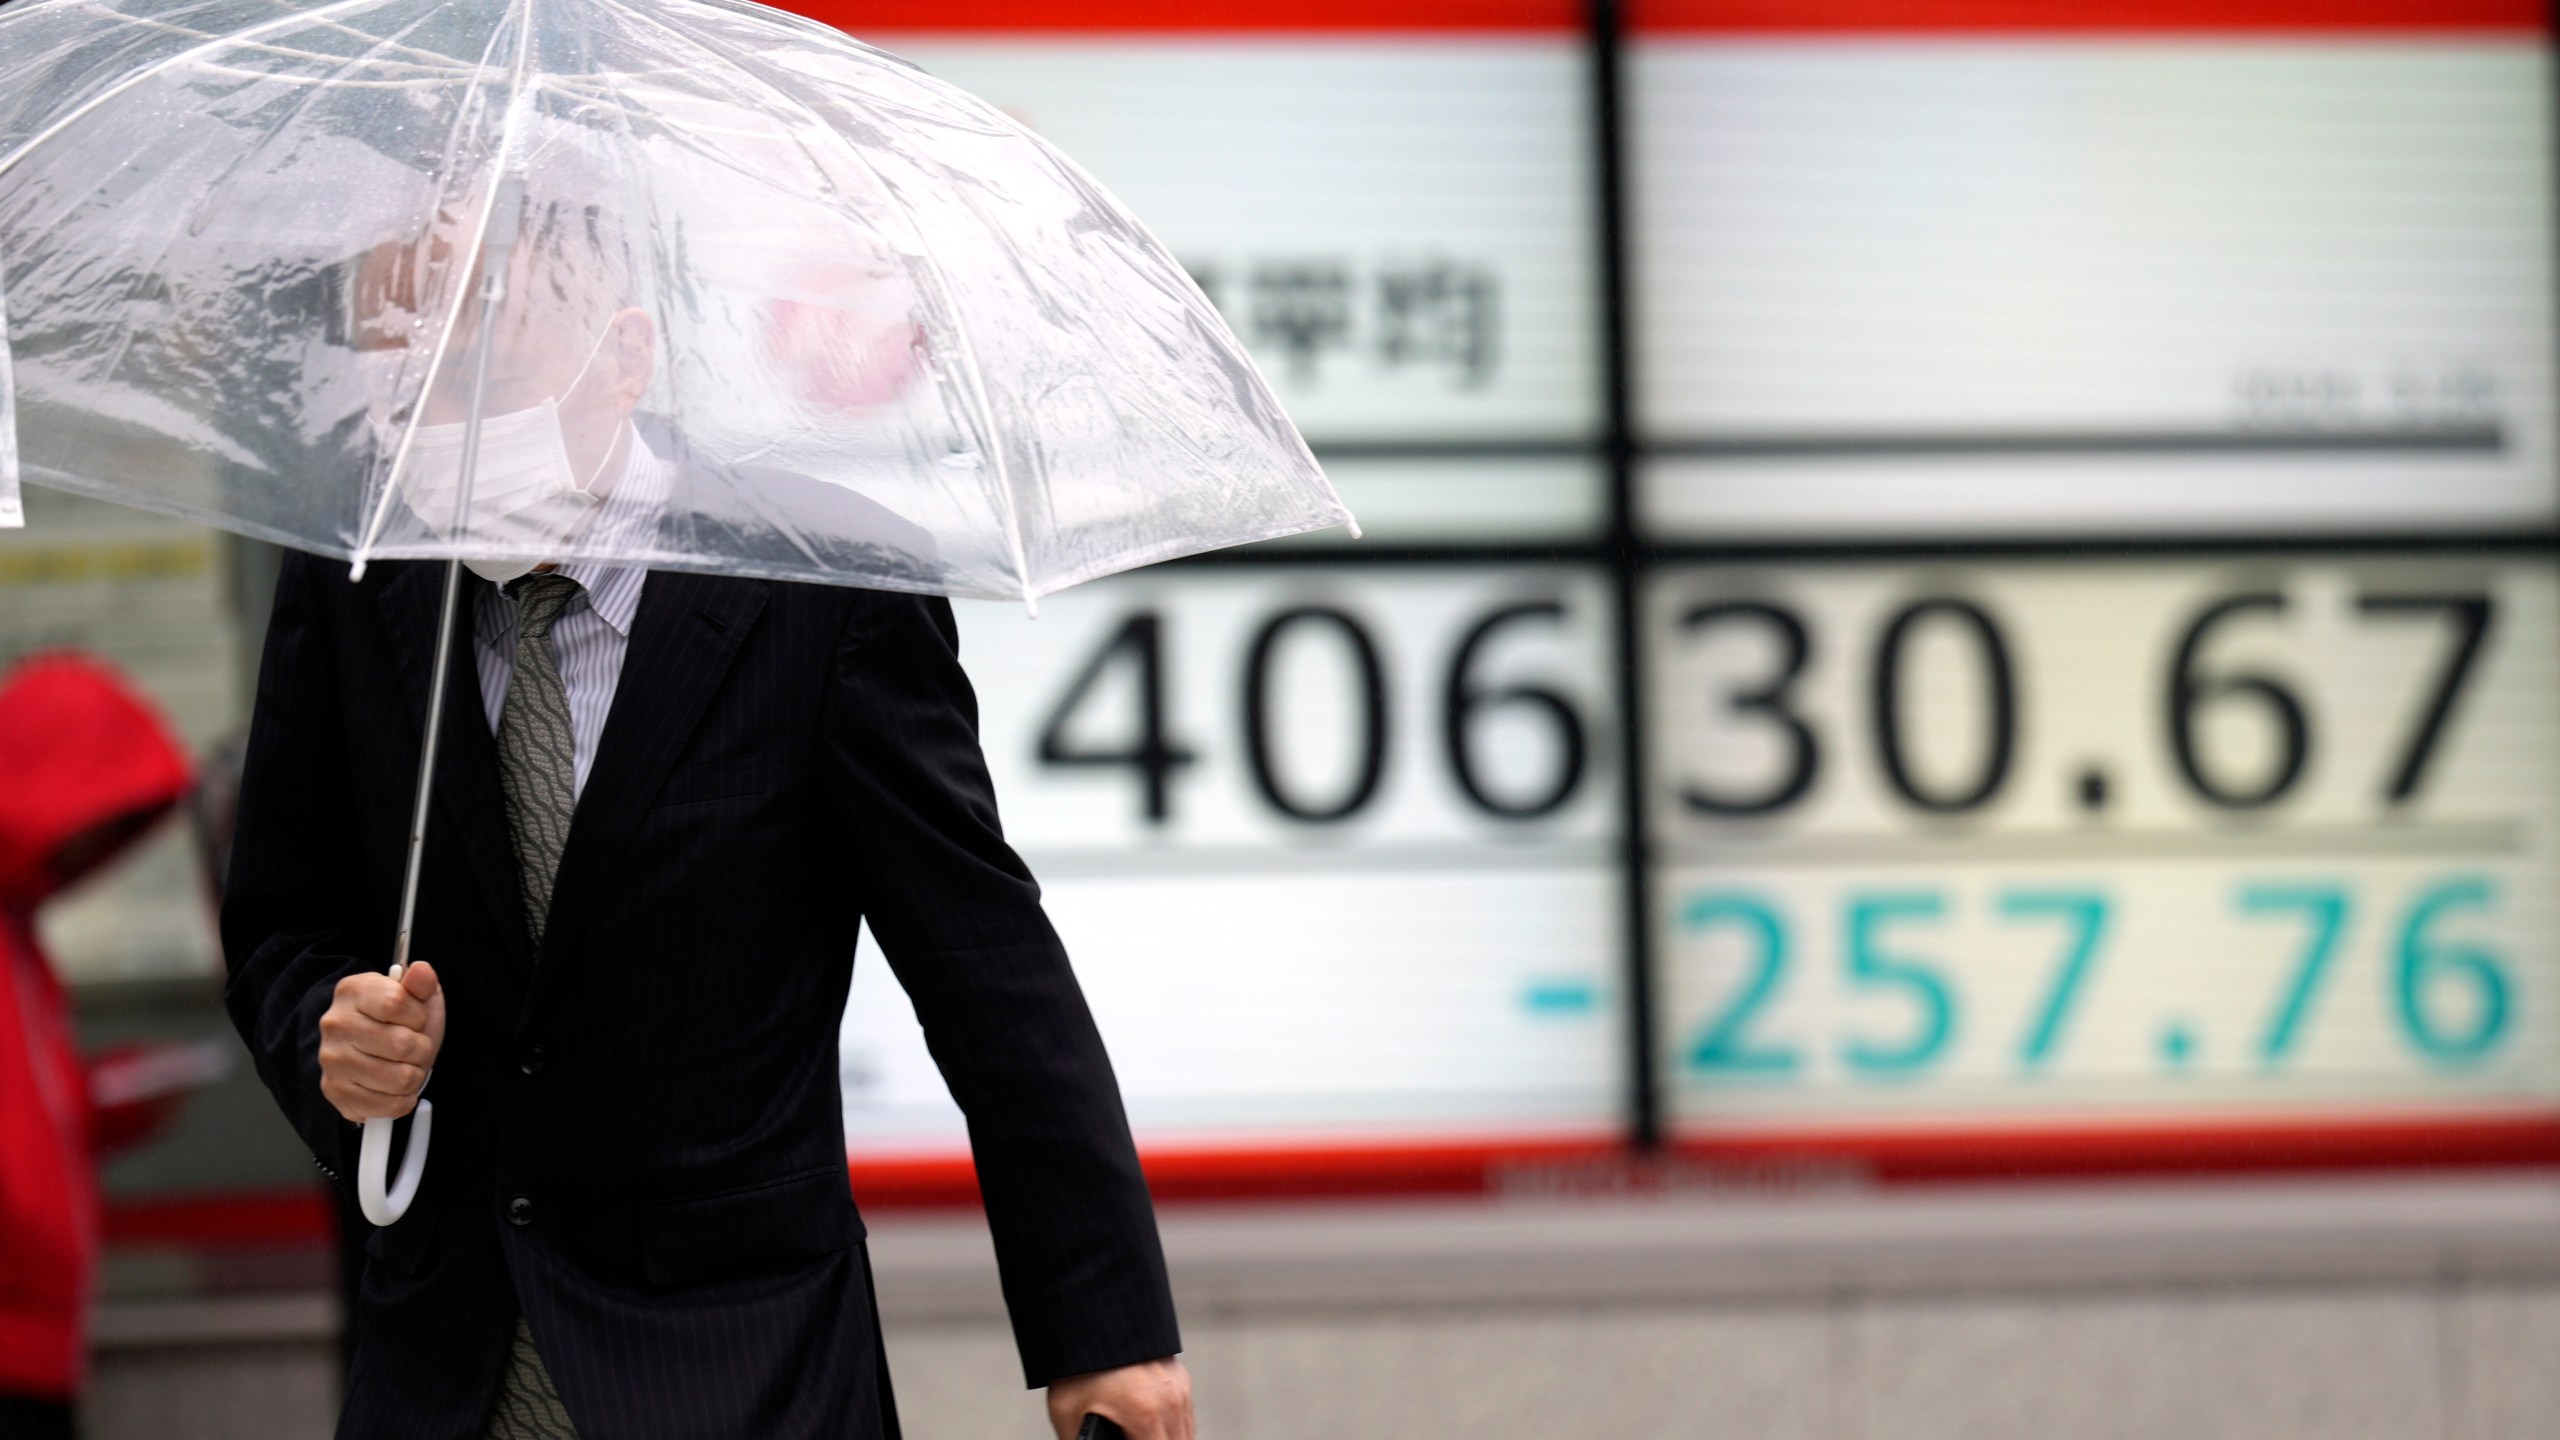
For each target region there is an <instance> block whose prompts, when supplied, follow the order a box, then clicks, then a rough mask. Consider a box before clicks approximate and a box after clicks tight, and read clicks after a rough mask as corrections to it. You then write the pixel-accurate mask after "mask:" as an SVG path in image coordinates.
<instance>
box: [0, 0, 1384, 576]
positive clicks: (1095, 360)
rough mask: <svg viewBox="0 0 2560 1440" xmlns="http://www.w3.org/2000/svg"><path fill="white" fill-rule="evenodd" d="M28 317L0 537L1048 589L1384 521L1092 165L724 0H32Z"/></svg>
mask: <svg viewBox="0 0 2560 1440" xmlns="http://www.w3.org/2000/svg"><path fill="white" fill-rule="evenodd" d="M500 237H512V238H513V239H514V240H515V242H516V243H515V244H514V246H513V248H512V250H504V249H500V248H498V247H496V246H493V244H492V241H493V240H494V239H498V238H500ZM492 254H495V255H498V256H500V257H501V258H499V259H497V260H496V261H494V262H490V261H489V258H488V257H490V256H491V255H492ZM484 265H485V269H484ZM487 269H494V270H496V271H499V272H501V273H498V274H496V275H494V276H493V275H491V274H488V273H486V270H487ZM492 297H497V298H492ZM0 314H4V315H5V322H4V323H0V524H5V523H9V522H10V521H11V520H12V519H13V518H14V512H15V499H16V496H15V479H16V476H17V475H18V474H20V473H23V475H24V476H25V478H27V479H28V480H31V481H34V482H36V483H39V484H44V485H50V486H56V487H60V488H63V489H68V490H75V491H79V492H83V493H86V494H90V495H94V496H99V497H103V498H106V499H109V500H114V501H118V502H121V503H125V504H131V505H137V506H141V507H144V508H147V509H152V510H158V511H163V512H167V513H170V514H175V515H180V516H185V517H188V518H191V519H195V520H199V521H203V522H206V523H209V524H213V525H217V526H222V527H224V528H228V529H231V530H235V531H239V532H242V533H245V534H249V535H253V536H258V537H261V538H266V539H271V540H276V541H280V542H282V543H285V544H289V545H294V546H297V547H300V548H303V549H307V550H312V551H315V552H319V553H323V554H329V555H335V556H339V557H342V558H346V559H349V560H352V561H354V562H355V563H356V564H357V565H358V566H359V567H360V566H361V565H362V564H363V563H364V562H365V561H367V560H368V559H372V558H377V557H381V558H387V557H404V558H470V559H473V560H475V561H484V562H491V563H492V564H496V565H497V566H498V568H500V569H507V568H514V569H520V568H522V567H523V566H525V565H529V564H532V563H534V562H538V561H544V560H573V559H598V560H618V561H623V562H626V563H637V564H645V565H649V566H653V567H659V568H671V569H689V570H701V571H710V572H716V573H729V574H742V575H758V576H765V577H770V578H778V579H790V580H815V581H825V582H832V583H841V584H859V585H871V586H880V587H885V588H892V589H902V590H912V591H927V592H935V593H943V594H953V595H979V596H991V597H1009V598H1030V597H1034V596H1038V595H1041V594H1045V593H1048V592H1050V591H1053V590H1056V589H1059V588H1061V587H1064V586H1067V585H1071V584H1075V583H1077V582H1078V581H1082V580H1087V579H1091V578H1093V577H1096V576H1099V575H1104V574H1108V573H1111V572H1113V571H1117V570H1121V569H1126V568H1128V567H1131V566H1135V565H1140V564H1144V563H1147V562H1150V561H1154V560H1161V559H1166V558H1170V557H1172V556H1176V555H1181V554H1187V553H1192V552H1197V551H1201V550H1206V549H1212V548H1216V547H1220V546H1225V545H1232V544H1238V543H1242V542H1246V541H1252V540H1259V539H1266V538H1270V537H1274V536H1279V535H1286V534H1293V533H1297V532H1301V531H1306V530H1313V529H1320V528H1323V527H1326V526H1331V525H1337V524H1345V523H1348V521H1349V518H1350V517H1349V515H1348V514H1347V512H1345V511H1344V510H1343V508H1342V506H1341V504H1340V502H1339V501H1338V500H1337V499H1336V498H1335V496H1334V494H1333V491H1332V488H1331V487H1330V486H1329V485H1328V484H1327V483H1326V481H1325V479H1324V477H1323V474H1322V472H1321V471H1319V470H1318V469H1317V467H1316V465H1315V463H1314V460H1313V458H1312V457H1311V456H1310V455H1309V454H1308V452H1307V448H1306V446H1305V444H1304V442H1303V441H1301V440H1300V438H1299V437H1298V434H1297V432H1296V430H1295V429H1294V428H1293V427H1292V426H1291V425H1290V423H1289V421H1288V419H1287V417H1286V416H1285V415H1284V414H1283V413H1282V411H1281V409H1280V406H1279V405H1278V403H1277V402H1276V401H1275V400H1274V399H1273V397H1272V395H1271V393H1270V391H1269V389H1268V388H1267V387H1266V386H1265V385H1264V383H1263V382H1262V380H1261V378H1260V376H1259V375H1258V374H1257V373H1256V372H1255V370H1254V367H1253V365H1252V363H1251V362H1250V361H1249V360H1248V359H1247V358H1246V356H1245V354H1244V351H1243V349H1242V347H1241V346H1240V345H1239V344H1238V343H1237V341H1236V339H1235V337H1234V336H1233V334H1232V333H1230V332H1229V330H1228V329H1227V327H1226V326H1225V324H1224V323H1223V322H1222V321H1221V320H1220V319H1219V317H1218V315H1217V313H1216V311H1215V310H1214V309H1213V308H1212V307H1211V306H1210V304H1209V303H1208V301H1207V299H1206V298H1205V297H1203V296H1202V294H1201V293H1200V290H1199V288H1198V287H1197V286H1196V285H1194V284H1193V283H1192V282H1191V280H1190V279H1189V277H1188V276H1187V275H1186V274H1185V273H1184V272H1183V270H1182V268H1181V267H1180V266H1179V265H1178V264H1177V263H1175V261H1174V260H1173V258H1172V257H1171V256H1170V255H1169V254H1167V253H1166V251H1165V250H1164V248H1163V247H1162V246H1161V245H1159V244H1157V243H1156V241H1155V240H1154V239H1153V238H1152V237H1150V236H1149V235H1148V234H1147V232H1146V231H1145V229H1144V228H1143V227H1142V226H1140V225H1139V224H1138V222H1137V221H1136V220H1135V219H1133V218H1132V217H1131V216H1130V215H1129V214H1128V213H1127V212H1126V211H1125V210H1123V209H1122V208H1121V207H1120V206H1119V205H1118V204H1117V203H1116V202H1115V201H1114V200H1113V199H1112V198H1111V197H1110V196H1109V195H1108V194H1106V193H1105V192H1104V191H1103V189H1102V188H1101V187H1100V186H1099V185H1097V184H1095V183H1094V181H1093V180H1092V179H1091V178H1090V177H1088V176H1086V175H1085V174H1084V172H1083V171H1081V170H1079V169H1078V168H1077V167H1076V166H1075V164H1074V163H1073V162H1071V161H1069V160H1068V159H1067V158H1066V157H1065V156H1063V155H1061V154H1060V153H1058V151H1057V150H1055V149H1054V148H1052V147H1051V146H1049V145H1048V144H1047V143H1046V142H1044V141H1042V140H1041V139H1040V138H1039V137H1038V136H1036V135H1034V134H1032V133H1030V132H1029V131H1028V130H1026V129H1025V128H1024V127H1023V126H1022V125H1021V124H1019V123H1017V122H1015V121H1014V120H1012V119H1010V118H1008V117H1006V116H1005V115H1003V114H1001V113H999V112H998V111H996V110H994V109H993V108H991V107H989V106H988V105H986V104H984V103H982V102H980V101H978V100H976V99H974V98H972V97H970V96H969V95H967V94H965V93H963V92H961V91H959V90H956V89H954V88H952V87H951V86H949V85H945V84H943V83H941V82H939V81H936V80H935V79H933V78H932V77H930V76H928V75H926V74H924V73H923V72H922V71H920V70H918V69H916V68H915V67H913V66H911V65H909V64H907V63H905V62H903V61H900V60H898V59H897V58H895V57H893V56H891V55H888V54H886V53H884V52H882V51H879V50H875V49H873V48H871V47H869V46H866V45H863V44H860V43H858V42H856V41H854V40H852V39H849V38H847V37H846V36H844V35H842V34H840V33H838V32H836V31H834V30H831V29H828V28H826V27H824V26H821V25H817V24H814V23H812V22H809V21H807V20H803V19H800V18H798V17H795V16H791V15H787V14H784V13H783V12H780V11H775V10H769V9H765V8H763V7H761V6H757V5H752V4H744V3H736V0H328V3H321V4H316V5H308V4H288V3H285V0H20V3H18V4H14V5H11V6H9V7H8V8H7V9H6V10H5V11H0ZM484 325H485V326H486V337H485V338H486V342H487V343H486V345H485V346H483V345H481V344H480V343H479V342H480V341H481V339H482V338H483V336H482V327H483V326H484ZM484 350H485V353H486V356H487V368H486V372H485V375H481V374H479V373H478V372H477V366H476V361H477V359H478V357H479V355H480V353H482V352H483V351H484ZM474 421H476V423H466V422H474ZM466 442H468V443H466ZM13 443H14V449H13V448H12V447H13ZM466 448H471V449H475V450H476V460H475V461H474V463H472V464H471V465H470V466H468V467H467V473H466V466H465V464H464V460H465V456H464V451H465V450H466ZM617 500H619V503H617ZM509 561H512V562H514V564H513V565H512V566H508V565H503V564H498V562H509Z"/></svg>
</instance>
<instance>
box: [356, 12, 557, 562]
mask: <svg viewBox="0 0 2560 1440" xmlns="http://www.w3.org/2000/svg"><path fill="white" fill-rule="evenodd" d="M510 13H513V14H516V15H519V16H521V17H522V18H521V19H520V20H519V21H518V22H517V26H516V65H515V73H514V75H513V76H512V77H510V79H509V82H508V94H507V109H506V115H505V118H503V119H502V120H500V121H499V122H498V123H499V129H498V164H499V167H500V169H501V170H502V171H503V169H504V168H505V165H506V162H507V157H508V156H510V155H512V154H513V153H514V152H515V137H516V123H517V119H518V113H519V111H520V110H521V109H522V97H523V92H524V68H525V64H526V62H527V60H528V59H529V58H530V57H531V55H532V53H533V35H532V31H533V0H514V4H513V6H512V8H511V11H510ZM506 29H507V26H506V19H505V17H504V16H501V17H500V18H499V21H498V24H497V25H496V26H494V27H492V28H491V30H490V32H489V43H488V45H487V46H486V47H484V48H483V49H482V50H481V52H480V63H479V65H478V66H477V67H475V68H474V70H473V72H472V76H471V82H470V85H469V86H468V87H467V88H466V89H465V90H464V91H463V101H462V104H461V106H460V107H459V108H458V110H457V111H456V113H455V115H454V121H453V126H454V134H453V135H452V136H451V137H448V139H447V141H446V146H447V149H448V150H450V149H452V148H453V147H454V146H455V144H457V143H458V141H459V138H460V135H461V131H462V126H463V123H464V122H463V117H464V116H465V115H467V114H469V112H470V109H471V94H472V92H473V91H476V90H478V89H479V88H480V85H481V82H482V79H483V78H484V77H485V76H487V74H488V73H489V57H490V56H491V55H492V54H494V53H496V51H497V48H498V39H499V37H500V36H502V35H504V34H505V33H506ZM499 188H500V187H499V186H498V185H497V184H496V183H495V182H492V183H491V185H490V187H489V198H488V200H487V201H486V202H484V203H483V204H482V205H481V207H480V221H479V223H478V224H477V225H476V226H474V227H473V229H472V232H471V248H470V250H469V251H468V252H466V253H468V254H469V255H470V256H472V257H473V261H474V262H475V263H476V262H477V260H478V258H479V256H480V254H481V250H482V247H483V246H485V245H486V244H487V243H488V238H489V220H490V217H491V216H492V215H493V214H494V212H495V211H496V209H497V203H498V191H499ZM471 269H472V267H471V265H468V264H466V265H465V266H464V267H463V269H462V278H461V279H460V280H459V281H458V282H456V283H455V285H454V287H453V305H452V307H451V308H450V309H448V310H446V311H445V317H444V328H443V329H442V330H441V331H440V332H438V334H437V335H436V353H435V354H434V355H432V356H430V357H428V360H427V373H426V374H425V376H423V377H422V378H421V379H420V380H419V382H418V384H419V389H420V390H421V391H424V390H425V388H426V387H427V386H428V385H430V384H433V383H434V381H435V376H436V372H437V371H438V370H440V369H442V368H443V367H444V357H445V351H446V349H447V347H449V346H450V345H451V344H452V343H453V329H454V327H455V326H456V325H459V324H461V323H462V307H463V306H464V305H466V304H468V303H470V299H471ZM480 323H482V324H483V325H486V324H488V323H489V317H488V316H486V315H483V316H482V317H481V321H480ZM421 398H422V402H423V396H422V397H421ZM426 413H427V407H426V405H425V404H424V403H420V404H417V405H414V406H412V407H410V412H409V425H408V428H407V429H405V430H402V431H401V432H400V448H399V450H398V451H397V452H395V453H394V454H393V455H392V457H391V468H390V470H389V471H388V472H387V473H385V474H384V476H383V479H382V498H381V499H380V500H378V501H376V502H375V504H374V507H373V518H372V519H370V520H368V521H366V522H365V528H364V533H363V534H361V535H358V536H357V537H356V547H355V553H354V556H353V557H352V562H351V563H352V566H353V570H354V578H355V579H358V580H361V579H363V578H364V567H365V559H366V557H367V556H369V555H370V554H372V552H373V542H374V541H376V540H377V539H380V538H381V535H382V527H383V526H384V525H385V524H386V523H388V522H389V520H390V518H391V502H392V500H393V499H394V498H395V497H397V496H398V495H399V493H400V487H399V480H400V468H401V467H402V466H404V465H406V464H408V463H409V447H410V446H411V445H412V444H413V443H414V442H415V441H416V440H417V438H418V424H419V422H420V421H422V420H424V419H425V418H426Z"/></svg>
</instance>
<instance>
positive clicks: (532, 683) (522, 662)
mask: <svg viewBox="0 0 2560 1440" xmlns="http://www.w3.org/2000/svg"><path fill="white" fill-rule="evenodd" d="M507 589H508V591H509V593H511V594H513V595H514V596H515V597H516V667H515V675H514V678H512V679H510V680H509V681H508V682H507V703H506V705H505V707H504V708H502V709H501V710H500V711H499V712H498V788H499V790H500V791H502V792H504V794H505V796H506V801H507V831H508V833H509V834H510V835H511V836H513V837H514V839H515V846H516V875H517V880H518V887H517V888H518V889H520V890H521V891H522V892H523V894H524V918H525V923H526V924H527V925H528V926H530V927H531V928H532V931H533V943H534V946H535V948H536V949H539V948H541V945H542V930H543V924H544V922H545V921H547V920H549V919H550V917H551V883H552V881H553V880H554V879H555V878H556V877H557V876H558V875H559V873H560V851H561V850H562V849H563V848H564V847H565V846H567V845H568V843H569V817H570V816H571V815H572V814H574V813H575V812H576V810H577V807H578V791H577V779H578V737H577V732H576V730H575V729H574V728H573V727H572V726H571V724H570V722H569V687H568V685H567V684H566V683H564V682H563V681H562V680H561V678H560V662H559V660H558V658H557V657H555V656H554V655H553V654H552V653H551V627H552V626H553V625H554V624H555V623H557V622H558V621H559V619H560V612H561V611H563V610H565V609H567V608H568V606H569V602H570V601H572V600H574V599H576V598H577V597H578V582H577V581H575V580H572V579H570V578H569V577H568V576H566V575H560V574H548V575H527V576H525V577H524V578H523V579H521V580H517V581H514V582H512V583H510V584H509V585H508V587H507Z"/></svg>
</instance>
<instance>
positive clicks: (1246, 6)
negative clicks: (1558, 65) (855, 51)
mask: <svg viewBox="0 0 2560 1440" xmlns="http://www.w3.org/2000/svg"><path fill="white" fill-rule="evenodd" d="M783 8H784V9H787V10H791V11H795V12H797V13H799V14H802V15H806V16H808V17H809V18H810V19H812V20H820V21H824V22H825V23H827V24H829V25H833V26H835V27H836V28H837V29H840V30H843V31H845V32H846V33H848V34H852V35H860V36H865V37H868V36H872V35H885V34H902V35H904V34H936V35H940V34H954V35H985V34H1003V35H1040V34H1048V35H1059V34H1067V35H1081V34H1092V33H1103V34H1130V33H1156V34H1212V35H1215V34H1230V35H1232V34H1290V33H1326V32H1337V33H1339V32H1352V33H1379V32H1398V31H1405V32H1412V31H1421V32H1438V33H1450V32H1457V33H1467V32H1474V33H1490V34H1521V33H1536V34H1551V33H1569V32H1573V31H1578V30H1580V29H1581V28H1582V22H1583V7H1582V6H1581V4H1579V3H1577V0H1223V3H1214V4H1205V5H1204V4H1186V3H1181V0H1095V3H1090V4H1082V5H1067V4H1060V3H1057V0H953V3H939V0H796V3H793V4H790V5H786V6H784V7H783Z"/></svg>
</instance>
